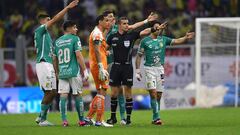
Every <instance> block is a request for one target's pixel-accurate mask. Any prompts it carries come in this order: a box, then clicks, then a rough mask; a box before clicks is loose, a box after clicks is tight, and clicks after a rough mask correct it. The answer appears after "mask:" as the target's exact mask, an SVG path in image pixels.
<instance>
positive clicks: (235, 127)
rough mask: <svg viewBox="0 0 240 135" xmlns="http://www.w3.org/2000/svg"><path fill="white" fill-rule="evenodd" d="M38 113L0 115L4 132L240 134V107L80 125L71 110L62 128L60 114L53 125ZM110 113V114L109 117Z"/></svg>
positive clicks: (54, 115)
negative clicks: (42, 122) (40, 120)
mask: <svg viewBox="0 0 240 135" xmlns="http://www.w3.org/2000/svg"><path fill="white" fill-rule="evenodd" d="M36 116H37V114H18V115H16V114H14V115H13V114H12V115H0V134H1V135H240V108H214V109H189V110H167V111H161V117H162V119H163V121H164V123H165V124H164V125H163V126H156V125H152V124H151V111H150V110H147V111H133V115H132V122H133V123H132V125H131V126H121V125H119V124H117V125H115V126H114V127H113V128H105V127H94V126H90V127H78V126H77V125H76V122H77V116H76V113H68V119H69V122H70V124H71V125H70V126H69V127H62V126H61V120H60V114H59V113H50V114H49V116H48V119H49V121H51V122H53V123H55V124H56V126H53V127H39V126H38V125H37V124H35V123H34V120H35V118H36ZM108 116H109V112H107V113H106V117H105V118H107V117H108Z"/></svg>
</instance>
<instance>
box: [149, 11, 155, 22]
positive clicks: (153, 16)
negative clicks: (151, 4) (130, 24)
mask: <svg viewBox="0 0 240 135" xmlns="http://www.w3.org/2000/svg"><path fill="white" fill-rule="evenodd" d="M157 18H158V15H157V14H156V13H153V12H151V13H150V15H149V16H148V18H147V21H148V22H152V21H155V20H157Z"/></svg>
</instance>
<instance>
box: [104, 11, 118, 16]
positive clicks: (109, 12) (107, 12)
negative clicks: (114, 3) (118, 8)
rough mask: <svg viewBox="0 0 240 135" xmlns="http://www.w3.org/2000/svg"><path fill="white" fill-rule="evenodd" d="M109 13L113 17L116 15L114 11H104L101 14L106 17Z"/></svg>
mask: <svg viewBox="0 0 240 135" xmlns="http://www.w3.org/2000/svg"><path fill="white" fill-rule="evenodd" d="M111 13H112V14H113V15H114V16H115V15H116V14H115V11H114V10H105V11H104V12H103V14H107V15H108V14H111Z"/></svg>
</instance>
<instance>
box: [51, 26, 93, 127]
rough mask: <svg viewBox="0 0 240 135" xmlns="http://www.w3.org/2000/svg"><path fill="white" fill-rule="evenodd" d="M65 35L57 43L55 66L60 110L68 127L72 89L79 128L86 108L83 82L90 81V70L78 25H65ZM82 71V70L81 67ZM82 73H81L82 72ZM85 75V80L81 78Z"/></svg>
mask: <svg viewBox="0 0 240 135" xmlns="http://www.w3.org/2000/svg"><path fill="white" fill-rule="evenodd" d="M63 30H64V35H63V36H61V37H59V38H58V39H57V40H56V41H55V46H54V57H53V64H54V69H55V71H56V73H57V74H58V78H59V87H58V89H59V91H58V93H59V94H60V103H59V108H60V112H61V117H62V121H63V122H62V125H63V126H68V121H67V115H66V112H67V97H68V94H69V92H70V87H71V88H72V95H73V96H74V99H75V107H76V110H77V114H78V118H79V122H78V124H79V126H84V125H85V124H86V123H85V121H84V115H83V114H84V107H83V99H82V95H81V94H82V80H83V79H84V80H87V79H88V76H89V74H88V70H87V69H86V65H85V62H84V59H83V56H82V53H81V50H82V47H81V41H80V39H79V37H78V36H76V35H77V31H78V29H77V25H76V23H74V22H73V21H65V22H64V23H63ZM79 64H80V67H81V70H80V67H79ZM80 71H81V72H80ZM81 73H82V74H83V79H82V77H81Z"/></svg>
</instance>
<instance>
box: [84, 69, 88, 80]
mask: <svg viewBox="0 0 240 135" xmlns="http://www.w3.org/2000/svg"><path fill="white" fill-rule="evenodd" d="M88 77H89V73H88V70H87V69H85V70H84V71H83V80H84V81H87V80H88Z"/></svg>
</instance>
